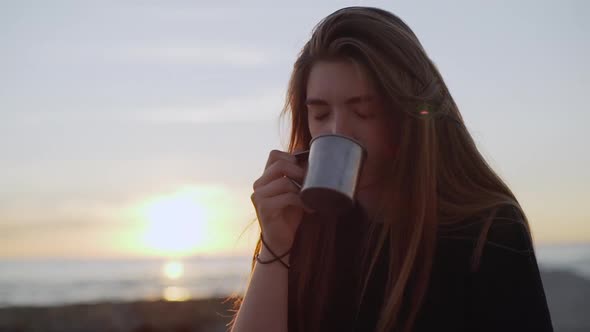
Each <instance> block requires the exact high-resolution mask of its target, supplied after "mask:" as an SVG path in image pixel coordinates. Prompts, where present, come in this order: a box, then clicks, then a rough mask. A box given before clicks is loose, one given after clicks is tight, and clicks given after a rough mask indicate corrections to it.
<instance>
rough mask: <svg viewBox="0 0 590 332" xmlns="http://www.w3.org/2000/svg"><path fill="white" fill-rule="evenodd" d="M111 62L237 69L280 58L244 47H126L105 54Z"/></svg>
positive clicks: (266, 52)
mask: <svg viewBox="0 0 590 332" xmlns="http://www.w3.org/2000/svg"><path fill="white" fill-rule="evenodd" d="M103 56H104V58H105V59H107V60H109V61H117V62H135V63H142V64H145V63H147V64H180V65H230V66H237V67H258V66H266V65H269V64H272V63H276V62H278V61H279V60H280V56H279V55H278V54H277V53H276V52H272V51H269V50H265V49H261V48H255V47H241V46H232V45H227V46H200V47H192V46H186V47H178V46H172V47H164V46H147V47H142V46H140V47H122V48H112V49H107V50H104V51H103Z"/></svg>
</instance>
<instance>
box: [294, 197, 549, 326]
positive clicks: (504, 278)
mask: <svg viewBox="0 0 590 332" xmlns="http://www.w3.org/2000/svg"><path fill="white" fill-rule="evenodd" d="M359 209H360V208H359V207H355V208H354V210H353V211H352V212H353V213H351V214H349V215H348V216H346V217H344V218H342V219H344V220H340V221H339V224H338V231H337V238H336V250H337V252H338V253H339V255H338V256H339V258H338V259H337V261H336V265H335V266H336V267H335V269H336V270H337V274H336V275H338V276H339V277H338V278H337V280H335V283H336V284H335V285H334V287H335V289H336V290H337V291H336V292H333V293H332V294H333V295H331V298H329V299H327V300H328V306H327V308H328V311H327V312H326V315H325V317H323V320H322V324H321V325H322V331H373V330H374V329H375V326H376V323H377V318H378V314H379V310H380V307H381V302H382V301H383V298H384V289H385V280H386V273H387V264H386V263H385V261H386V260H388V258H387V257H386V255H384V254H382V255H380V257H379V262H378V263H377V265H376V267H375V270H374V272H373V274H372V277H371V279H370V281H369V285H368V287H367V293H366V294H365V296H364V297H363V302H362V304H361V308H360V313H359V316H358V318H355V317H356V316H355V314H354V313H355V311H354V310H355V306H354V303H353V302H354V297H353V296H350V290H351V289H354V287H358V285H359V284H360V279H359V278H358V277H351V275H353V274H351V273H350V271H352V270H354V268H355V266H352V265H354V264H356V263H354V262H355V260H353V259H350V257H351V256H352V255H353V253H354V250H355V249H356V248H354V245H353V246H351V241H352V242H354V240H355V239H360V237H361V235H362V234H363V232H362V230H363V229H365V228H366V224H367V223H366V222H364V221H362V218H360V217H362V216H363V214H362V212H361V211H359ZM359 219H361V220H359ZM482 222H483V220H481V219H477V218H475V219H473V220H471V221H467V222H464V223H461V224H460V225H458V226H453V227H452V228H447V229H442V228H441V230H440V231H439V235H438V240H437V247H436V252H435V258H434V262H433V266H432V274H431V278H430V284H429V287H428V289H427V292H426V294H425V297H424V300H423V305H422V307H421V309H420V311H419V314H418V317H417V319H416V322H415V324H414V329H413V331H415V332H420V331H504V332H510V331H553V327H552V324H551V318H550V315H549V309H548V307H547V301H546V298H545V292H544V290H543V285H542V282H541V277H540V273H539V268H538V266H537V261H536V257H535V254H534V251H533V246H532V242H531V239H530V236H529V234H528V232H527V230H526V227H525V225H524V223H523V222H522V217H521V215H520V214H519V213H518V211H517V210H516V209H515V208H514V207H511V206H506V207H502V208H500V209H499V210H498V212H497V214H496V217H495V219H494V221H493V223H492V225H491V227H490V229H489V231H488V233H487V238H486V240H487V241H486V243H485V246H484V249H483V253H482V256H481V259H480V264H479V268H478V269H477V270H476V271H475V272H471V271H470V267H471V265H470V264H471V257H472V255H473V252H474V246H475V243H476V241H477V239H478V236H479V231H480V230H481V225H482ZM295 242H296V243H297V238H296V240H295ZM386 245H387V244H386ZM296 247H297V246H296V245H295V246H294V248H293V251H292V252H291V255H292V257H293V256H296V255H297V252H296ZM290 275H291V274H290ZM296 291H297V289H296V285H294V283H289V330H290V331H296V327H297V326H298V324H297V321H296V319H295V317H296V312H295V310H296V309H295V305H294V301H295V300H294V298H295V296H294V294H295V292H296Z"/></svg>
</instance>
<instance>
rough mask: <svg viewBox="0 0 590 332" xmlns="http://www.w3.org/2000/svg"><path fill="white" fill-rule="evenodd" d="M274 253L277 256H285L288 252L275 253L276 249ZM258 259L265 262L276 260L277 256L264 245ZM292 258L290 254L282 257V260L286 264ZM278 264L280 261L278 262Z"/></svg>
mask: <svg viewBox="0 0 590 332" xmlns="http://www.w3.org/2000/svg"><path fill="white" fill-rule="evenodd" d="M272 251H273V252H274V253H275V254H277V255H281V256H282V255H283V254H285V253H286V252H287V250H282V251H279V252H277V251H275V250H274V249H272ZM258 257H260V259H261V260H263V261H269V260H272V259H274V258H275V255H273V253H272V252H271V251H270V250H268V247H267V246H265V245H264V244H262V247H261V248H260V252H259V253H258ZM290 257H291V255H290V254H287V255H286V256H284V257H282V258H281V260H282V261H283V262H285V263H289V258H290ZM276 263H278V261H277V262H276Z"/></svg>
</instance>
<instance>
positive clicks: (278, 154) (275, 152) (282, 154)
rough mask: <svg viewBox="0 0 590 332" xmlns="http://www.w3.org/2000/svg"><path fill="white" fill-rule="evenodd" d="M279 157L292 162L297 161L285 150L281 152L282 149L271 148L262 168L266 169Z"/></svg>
mask: <svg viewBox="0 0 590 332" xmlns="http://www.w3.org/2000/svg"><path fill="white" fill-rule="evenodd" d="M281 159H282V160H286V161H290V162H292V163H296V162H297V158H296V157H295V156H293V155H291V154H289V153H287V152H283V151H279V150H272V151H270V153H269V154H268V160H267V161H266V166H264V169H265V170H266V169H267V168H269V167H270V166H271V165H272V164H274V163H275V162H276V161H277V160H281Z"/></svg>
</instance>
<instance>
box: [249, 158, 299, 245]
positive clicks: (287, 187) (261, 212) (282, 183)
mask: <svg viewBox="0 0 590 332" xmlns="http://www.w3.org/2000/svg"><path fill="white" fill-rule="evenodd" d="M304 172H305V170H304V169H303V167H302V166H300V165H298V164H297V159H296V157H295V156H293V155H291V154H289V153H286V152H282V151H278V150H273V151H271V152H270V154H269V157H268V161H267V163H266V167H265V170H264V173H263V174H262V176H261V177H260V178H259V179H258V180H256V181H255V182H254V193H253V194H252V196H251V199H252V204H254V207H255V209H256V215H257V217H258V222H259V223H260V228H261V229H262V233H263V236H264V240H265V242H266V243H268V245H269V246H270V247H271V249H272V250H273V251H274V252H275V253H277V254H279V255H280V254H282V253H284V252H286V251H287V250H289V249H290V248H291V246H292V244H293V240H294V238H295V232H296V231H297V228H298V227H299V224H300V223H301V219H302V217H303V212H304V210H306V208H305V206H304V205H303V202H302V201H301V198H300V197H299V190H300V189H299V188H298V187H297V186H296V185H295V184H294V183H293V182H292V181H291V180H290V179H289V178H291V179H293V180H294V181H297V182H298V183H302V181H303V177H304Z"/></svg>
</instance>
